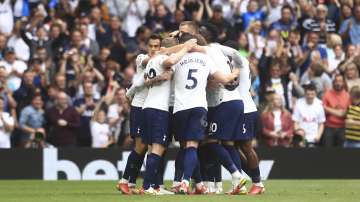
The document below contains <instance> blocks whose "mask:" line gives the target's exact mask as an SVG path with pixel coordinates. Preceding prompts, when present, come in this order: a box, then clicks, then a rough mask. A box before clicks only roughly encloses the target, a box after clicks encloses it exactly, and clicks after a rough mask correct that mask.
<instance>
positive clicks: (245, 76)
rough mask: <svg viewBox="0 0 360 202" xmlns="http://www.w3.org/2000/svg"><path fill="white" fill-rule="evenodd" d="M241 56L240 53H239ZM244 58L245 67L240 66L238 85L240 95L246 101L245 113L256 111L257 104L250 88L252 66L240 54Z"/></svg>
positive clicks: (242, 58)
mask: <svg viewBox="0 0 360 202" xmlns="http://www.w3.org/2000/svg"><path fill="white" fill-rule="evenodd" d="M238 55H239V56H240V54H238ZM240 57H241V60H242V64H243V67H242V68H240V76H239V82H240V84H239V86H238V87H237V90H238V92H239V93H240V97H241V99H242V100H243V102H244V113H245V114H246V113H250V112H256V111H257V108H256V104H255V102H254V100H253V98H252V96H251V93H250V88H251V75H250V66H249V61H248V60H247V59H246V58H245V57H243V56H240Z"/></svg>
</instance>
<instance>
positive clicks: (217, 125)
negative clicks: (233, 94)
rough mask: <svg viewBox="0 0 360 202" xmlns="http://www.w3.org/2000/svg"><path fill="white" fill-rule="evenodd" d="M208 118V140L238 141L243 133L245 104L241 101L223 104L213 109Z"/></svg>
mask: <svg viewBox="0 0 360 202" xmlns="http://www.w3.org/2000/svg"><path fill="white" fill-rule="evenodd" d="M209 112H210V110H209ZM208 118H209V119H208V123H209V126H208V138H210V139H217V140H224V141H232V140H238V139H239V138H240V137H241V136H242V133H243V130H242V125H243V122H244V103H243V101H241V100H232V101H228V102H223V103H221V104H220V105H219V106H217V107H215V108H214V109H211V112H210V116H208Z"/></svg>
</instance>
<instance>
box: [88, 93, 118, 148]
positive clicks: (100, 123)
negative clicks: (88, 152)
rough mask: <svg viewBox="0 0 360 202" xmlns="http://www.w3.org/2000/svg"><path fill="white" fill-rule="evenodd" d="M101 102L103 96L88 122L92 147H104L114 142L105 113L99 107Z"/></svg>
mask: <svg viewBox="0 0 360 202" xmlns="http://www.w3.org/2000/svg"><path fill="white" fill-rule="evenodd" d="M103 102H104V98H103V99H102V100H101V101H100V102H99V104H98V105H97V106H96V108H95V110H94V114H93V117H92V118H91V122H90V130H91V137H92V145H91V147H92V148H106V147H108V146H110V145H111V144H113V143H114V138H113V136H112V135H111V131H110V125H109V124H108V123H107V120H106V113H105V111H104V110H102V109H101V106H102V103H103Z"/></svg>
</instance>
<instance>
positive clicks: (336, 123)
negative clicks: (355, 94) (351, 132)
mask: <svg viewBox="0 0 360 202" xmlns="http://www.w3.org/2000/svg"><path fill="white" fill-rule="evenodd" d="M350 104H351V101H350V95H349V93H348V92H347V90H346V83H345V80H344V77H343V76H342V75H340V74H338V75H336V76H335V79H334V82H333V88H332V89H329V90H328V91H326V92H325V94H324V97H323V106H324V109H325V113H326V122H325V131H324V135H323V142H322V143H323V144H324V146H325V147H333V146H336V147H342V146H343V144H344V127H345V114H346V110H347V108H348V107H349V105H350Z"/></svg>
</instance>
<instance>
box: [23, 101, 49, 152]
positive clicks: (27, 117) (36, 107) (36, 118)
mask: <svg viewBox="0 0 360 202" xmlns="http://www.w3.org/2000/svg"><path fill="white" fill-rule="evenodd" d="M43 105H44V104H43V101H42V98H41V96H40V95H35V96H34V97H33V98H32V101H31V105H28V106H26V107H25V108H24V109H23V110H22V111H21V113H20V119H19V127H20V128H21V130H22V135H21V145H22V146H23V147H25V148H30V147H31V146H32V143H33V141H35V134H36V133H41V134H42V135H43V138H42V140H44V139H45V130H44V124H45V119H44V110H43Z"/></svg>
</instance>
